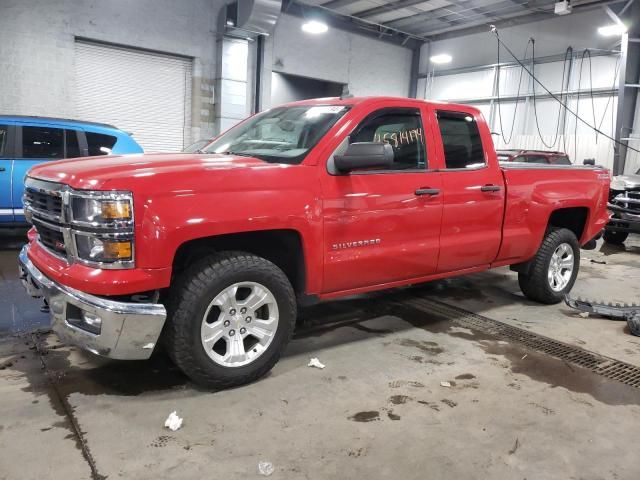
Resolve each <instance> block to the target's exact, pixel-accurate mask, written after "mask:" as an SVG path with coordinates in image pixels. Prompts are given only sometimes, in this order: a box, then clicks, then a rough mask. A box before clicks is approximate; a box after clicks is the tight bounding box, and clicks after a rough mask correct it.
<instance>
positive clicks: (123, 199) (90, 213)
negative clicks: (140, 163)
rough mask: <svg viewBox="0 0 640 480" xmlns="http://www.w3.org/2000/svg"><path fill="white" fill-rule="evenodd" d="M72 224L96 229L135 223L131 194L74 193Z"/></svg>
mask: <svg viewBox="0 0 640 480" xmlns="http://www.w3.org/2000/svg"><path fill="white" fill-rule="evenodd" d="M70 203H71V223H72V224H75V225H85V226H94V227H104V226H113V227H117V226H126V225H130V224H132V222H133V205H132V203H133V202H132V196H131V194H130V193H115V192H114V193H111V192H104V193H93V194H90V193H73V194H71V197H70Z"/></svg>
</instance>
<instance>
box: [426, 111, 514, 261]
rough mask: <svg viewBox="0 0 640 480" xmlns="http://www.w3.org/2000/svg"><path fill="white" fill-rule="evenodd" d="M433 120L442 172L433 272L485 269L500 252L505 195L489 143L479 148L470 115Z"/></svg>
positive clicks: (442, 115)
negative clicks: (437, 249)
mask: <svg viewBox="0 0 640 480" xmlns="http://www.w3.org/2000/svg"><path fill="white" fill-rule="evenodd" d="M435 115H436V117H437V129H436V132H437V131H438V130H439V135H437V134H436V135H435V137H436V139H439V140H440V142H438V143H440V148H441V150H440V155H441V156H442V158H443V159H444V162H440V163H441V164H444V167H445V168H443V169H442V170H440V172H441V173H442V191H443V195H444V207H443V214H442V229H441V236H440V257H439V260H438V272H452V271H455V270H463V269H466V268H472V267H478V266H487V265H489V264H490V263H491V262H493V260H494V259H495V258H496V256H497V254H498V249H499V248H500V242H501V240H502V217H503V210H504V195H505V192H504V185H503V178H502V172H501V171H500V168H499V167H498V165H497V162H496V160H495V157H493V158H491V159H490V153H491V150H490V149H491V148H492V144H491V138H488V139H485V141H484V142H483V139H482V138H481V134H480V130H479V128H478V124H477V119H476V118H474V116H473V114H470V113H467V112H455V111H448V110H437V111H436V112H435ZM490 160H491V163H490Z"/></svg>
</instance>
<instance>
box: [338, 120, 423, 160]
mask: <svg viewBox="0 0 640 480" xmlns="http://www.w3.org/2000/svg"><path fill="white" fill-rule="evenodd" d="M349 142H350V143H356V142H384V143H388V144H389V145H391V147H392V148H393V166H391V168H390V170H415V169H422V170H424V169H426V166H427V157H426V154H425V143H424V130H423V129H422V120H421V118H420V110H418V109H414V108H407V109H390V110H382V111H379V112H376V113H374V114H373V115H370V116H369V117H367V118H366V119H365V120H364V121H363V122H362V123H361V124H360V125H359V126H358V128H356V130H355V131H354V132H353V133H352V134H351V136H350V137H349Z"/></svg>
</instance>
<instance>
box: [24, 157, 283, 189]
mask: <svg viewBox="0 0 640 480" xmlns="http://www.w3.org/2000/svg"><path fill="white" fill-rule="evenodd" d="M267 165H272V164H269V163H267V162H264V161H263V160H259V159H257V158H253V157H239V156H234V155H222V154H210V155H205V154H194V153H190V154H188V153H152V154H138V155H110V156H100V157H85V158H78V159H71V160H61V161H57V162H47V163H43V164H40V165H37V166H35V167H33V168H32V169H31V170H30V171H29V173H28V175H29V176H30V177H35V178H39V179H42V180H49V181H53V182H59V183H64V184H67V185H69V186H71V187H72V188H76V189H81V190H82V189H84V190H91V189H96V190H99V189H105V190H107V189H112V188H115V189H120V188H123V187H122V185H125V186H126V185H127V184H129V183H132V181H133V182H135V179H136V178H140V177H155V178H157V179H158V180H159V177H164V178H167V177H169V178H171V177H174V176H183V175H186V174H188V175H190V176H193V175H199V174H204V173H206V172H209V171H212V170H214V171H216V170H217V171H224V170H235V169H242V168H255V167H264V166H267ZM274 166H275V165H274ZM125 188H126V187H125Z"/></svg>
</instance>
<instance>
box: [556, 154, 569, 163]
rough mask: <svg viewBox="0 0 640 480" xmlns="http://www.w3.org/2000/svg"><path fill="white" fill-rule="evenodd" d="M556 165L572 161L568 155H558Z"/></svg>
mask: <svg viewBox="0 0 640 480" xmlns="http://www.w3.org/2000/svg"><path fill="white" fill-rule="evenodd" d="M553 163H555V164H556V165H571V161H570V160H569V157H567V156H566V155H558V156H557V157H556V158H555V159H554V162H553Z"/></svg>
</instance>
